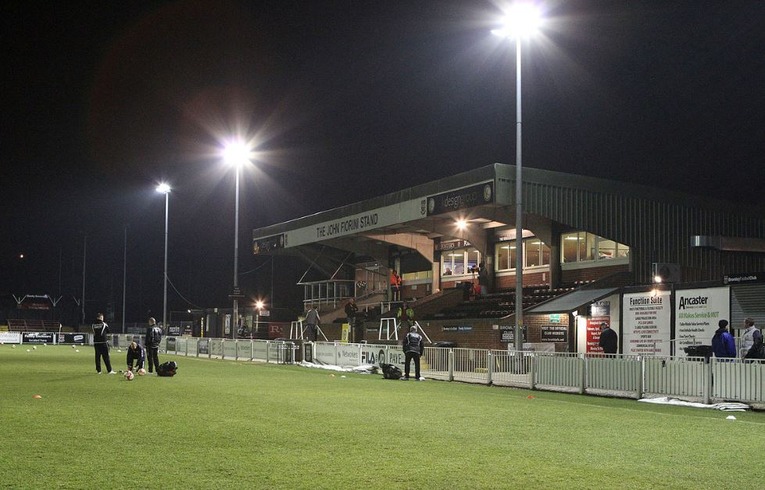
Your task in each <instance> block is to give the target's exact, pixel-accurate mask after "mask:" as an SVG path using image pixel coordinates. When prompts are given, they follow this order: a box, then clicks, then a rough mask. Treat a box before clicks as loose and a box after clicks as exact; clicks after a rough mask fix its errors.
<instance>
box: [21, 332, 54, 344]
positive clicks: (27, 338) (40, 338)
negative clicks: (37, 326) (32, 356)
mask: <svg viewBox="0 0 765 490" xmlns="http://www.w3.org/2000/svg"><path fill="white" fill-rule="evenodd" d="M55 341H56V334H55V333H53V332H21V342H22V343H23V344H53V343H55Z"/></svg>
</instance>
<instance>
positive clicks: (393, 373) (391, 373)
mask: <svg viewBox="0 0 765 490" xmlns="http://www.w3.org/2000/svg"><path fill="white" fill-rule="evenodd" d="M380 367H381V368H382V372H383V378H385V379H399V378H400V377H401V374H402V373H401V369H399V367H398V366H394V365H393V364H380Z"/></svg>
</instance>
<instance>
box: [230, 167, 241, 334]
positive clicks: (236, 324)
mask: <svg viewBox="0 0 765 490" xmlns="http://www.w3.org/2000/svg"><path fill="white" fill-rule="evenodd" d="M234 209H235V213H234V294H233V296H234V308H233V315H232V316H233V318H232V319H231V338H232V339H235V338H236V329H237V328H238V327H239V298H238V295H239V165H237V166H236V204H235V208H234Z"/></svg>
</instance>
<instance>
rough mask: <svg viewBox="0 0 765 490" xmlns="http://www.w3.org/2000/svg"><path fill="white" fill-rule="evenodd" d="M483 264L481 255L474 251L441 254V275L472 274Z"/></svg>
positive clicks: (464, 250) (454, 251)
mask: <svg viewBox="0 0 765 490" xmlns="http://www.w3.org/2000/svg"><path fill="white" fill-rule="evenodd" d="M480 262H481V253H480V252H479V251H478V250H476V249H474V248H471V249H462V250H451V251H449V252H447V253H443V254H441V275H442V276H453V275H464V274H472V272H473V270H477V268H478V264H479V263H480Z"/></svg>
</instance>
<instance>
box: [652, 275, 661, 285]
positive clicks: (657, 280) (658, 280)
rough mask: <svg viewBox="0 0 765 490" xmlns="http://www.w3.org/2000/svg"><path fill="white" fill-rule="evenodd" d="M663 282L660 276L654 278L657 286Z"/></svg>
mask: <svg viewBox="0 0 765 490" xmlns="http://www.w3.org/2000/svg"><path fill="white" fill-rule="evenodd" d="M661 281H662V279H661V276H659V275H656V276H653V282H655V283H656V284H659V283H661Z"/></svg>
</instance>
